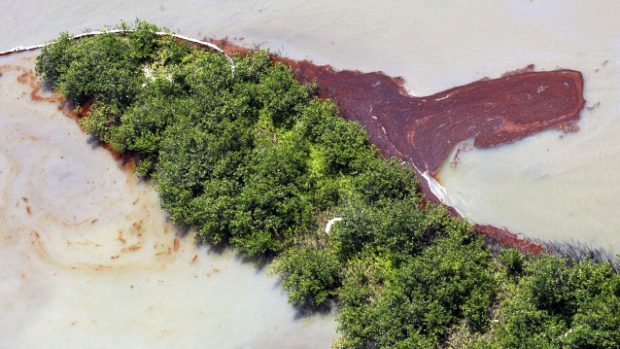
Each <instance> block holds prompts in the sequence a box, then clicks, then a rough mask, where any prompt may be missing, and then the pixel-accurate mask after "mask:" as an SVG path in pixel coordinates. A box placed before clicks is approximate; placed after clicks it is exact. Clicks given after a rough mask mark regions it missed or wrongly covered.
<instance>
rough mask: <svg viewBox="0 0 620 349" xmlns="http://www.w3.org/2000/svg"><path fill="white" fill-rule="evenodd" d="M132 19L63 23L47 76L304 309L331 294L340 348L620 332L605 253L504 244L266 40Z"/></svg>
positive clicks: (611, 337)
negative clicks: (390, 153) (120, 30)
mask: <svg viewBox="0 0 620 349" xmlns="http://www.w3.org/2000/svg"><path fill="white" fill-rule="evenodd" d="M124 28H127V29H129V28H128V27H127V26H126V25H124ZM131 29H133V30H132V31H128V32H126V33H125V34H123V35H118V34H113V33H108V34H103V35H100V36H95V37H85V38H81V39H79V40H74V39H72V38H71V37H70V36H69V35H68V34H63V35H61V36H60V37H59V38H58V39H57V40H56V41H55V42H54V43H52V44H50V45H49V46H47V47H45V48H44V49H42V52H41V54H40V55H39V57H38V59H37V63H36V71H37V74H38V75H39V76H40V77H41V78H42V80H43V81H44V82H45V83H46V84H47V85H48V86H50V87H51V88H52V89H54V90H55V91H57V92H58V93H60V94H62V95H64V96H65V98H66V99H67V101H68V102H69V103H71V104H73V105H74V106H75V107H76V108H78V109H79V108H85V107H86V106H88V107H89V108H90V112H89V113H88V114H87V116H86V117H84V118H83V119H81V121H80V122H81V123H82V125H83V127H84V128H85V129H86V130H87V131H88V132H89V133H90V134H91V135H92V137H94V138H95V139H97V140H98V141H100V142H101V143H104V144H107V145H109V146H110V147H111V148H112V149H113V150H114V151H117V152H120V153H124V154H127V155H129V156H132V157H134V158H135V159H136V160H137V166H136V168H135V172H136V173H137V174H138V175H139V176H142V177H144V178H145V179H148V180H151V181H152V182H153V183H154V185H155V186H156V187H157V189H158V191H159V193H160V195H161V198H162V205H163V208H164V209H165V211H167V212H168V213H169V217H170V219H171V220H172V221H173V222H175V223H176V224H178V225H181V226H185V227H188V228H191V229H194V230H196V232H197V236H198V238H199V239H200V241H201V242H204V243H208V244H210V245H213V246H230V247H232V248H234V249H235V250H237V251H238V252H239V253H242V254H243V255H245V256H247V257H248V258H251V259H253V260H255V261H257V262H261V261H266V260H268V261H271V260H273V264H272V269H273V271H274V272H275V273H277V274H278V275H280V276H281V277H282V280H283V286H284V288H285V289H286V291H287V292H288V295H289V300H290V303H291V304H293V305H294V306H296V307H298V308H299V309H300V310H303V311H309V312H311V311H318V310H323V309H327V308H330V307H336V309H337V313H338V320H339V324H340V328H339V330H340V333H341V336H340V338H339V339H338V341H337V342H336V343H334V346H335V347H339V348H498V349H500V348H527V349H532V348H610V349H611V348H618V347H620V276H619V275H618V274H617V273H616V272H615V271H614V268H613V266H612V265H611V264H610V263H609V262H602V263H594V262H591V261H588V260H581V261H576V260H570V259H567V258H564V257H560V256H551V255H546V254H541V255H531V254H522V253H521V252H519V251H517V250H515V249H503V250H496V249H492V248H491V247H489V246H488V245H487V244H486V243H485V241H484V239H483V238H482V237H480V236H477V235H476V234H475V233H474V232H473V230H472V227H471V226H470V224H468V223H467V222H465V221H464V220H462V219H459V218H454V217H451V216H450V215H449V214H448V212H447V210H446V209H445V208H444V207H441V206H437V205H434V204H431V203H429V202H426V201H425V200H424V199H423V198H422V197H421V196H420V195H419V193H418V191H417V182H416V178H415V176H414V173H413V171H412V170H411V168H410V166H409V165H407V164H404V163H401V162H399V161H397V160H395V159H385V158H382V157H381V156H380V155H379V154H378V153H377V150H376V149H375V148H374V147H373V145H372V144H370V143H369V141H368V137H367V135H366V133H365V131H364V129H363V128H362V127H361V126H360V125H359V124H357V123H354V122H349V121H345V120H344V119H342V118H340V117H339V116H338V110H337V108H336V107H335V106H334V104H333V103H331V102H330V101H329V100H321V99H319V98H318V97H317V96H316V92H315V89H314V88H313V86H311V85H309V86H308V85H302V84H300V83H298V82H297V81H296V80H295V79H294V78H293V75H292V73H291V71H290V70H289V68H287V67H285V66H284V65H282V64H279V63H273V62H272V61H271V59H270V57H269V55H268V53H267V52H264V51H258V52H253V53H248V54H245V55H240V56H235V57H232V60H229V59H228V58H227V57H226V56H224V55H222V54H221V53H216V52H211V51H209V50H205V49H204V48H201V47H197V46H196V45H192V44H190V43H187V42H183V41H181V40H178V39H175V38H173V37H172V36H166V35H163V36H161V35H156V34H155V32H156V31H158V30H159V29H158V28H157V27H156V26H154V25H152V24H149V23H146V22H140V21H139V22H137V23H136V24H135V26H134V27H132V28H131ZM334 217H340V218H342V220H341V221H338V222H336V223H334V224H333V226H332V229H331V230H330V232H329V233H326V232H325V230H324V227H325V223H326V222H327V221H328V220H330V219H331V218H334ZM192 326H200V324H192Z"/></svg>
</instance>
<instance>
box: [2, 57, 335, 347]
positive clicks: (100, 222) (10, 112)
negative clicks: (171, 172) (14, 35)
mask: <svg viewBox="0 0 620 349" xmlns="http://www.w3.org/2000/svg"><path fill="white" fill-rule="evenodd" d="M33 58H34V54H27V55H14V56H11V57H9V58H3V59H1V60H0V66H2V65H5V64H10V65H11V67H6V66H5V67H2V68H0V69H2V71H1V73H2V76H1V77H0V105H1V106H2V107H1V109H0V139H1V140H2V142H0V222H1V224H0V280H2V282H0V314H1V316H0V348H171V347H178V348H246V347H247V348H273V347H287V348H315V347H325V348H326V347H329V345H330V343H331V342H332V341H333V340H334V339H335V337H336V333H335V327H336V324H335V322H334V319H333V316H332V315H326V316H321V315H317V316H311V317H305V318H304V317H300V316H298V314H297V313H296V312H295V310H294V309H293V308H292V307H290V306H289V305H288V304H287V297H286V295H285V294H284V292H283V291H282V289H281V287H280V285H279V283H278V280H277V279H276V278H271V277H267V276H266V274H265V272H264V271H263V270H257V269H256V267H255V266H253V265H252V264H247V263H246V264H244V263H242V262H241V261H240V260H239V258H238V257H237V256H236V255H235V254H233V253H232V252H230V251H225V252H223V253H214V252H211V251H209V250H208V249H207V248H206V247H196V244H195V243H194V239H193V238H192V236H191V234H190V235H189V236H185V237H181V236H179V235H178V232H177V231H175V229H174V227H172V226H171V225H170V224H168V223H167V222H166V220H165V215H164V214H163V212H162V211H161V209H160V203H159V199H158V195H157V193H156V192H155V190H154V189H153V188H152V187H151V186H150V185H148V184H145V183H140V182H138V181H137V179H136V177H135V176H134V175H132V174H131V173H126V172H124V171H123V170H122V169H120V168H119V166H118V164H117V163H116V162H115V161H114V160H113V159H112V157H111V155H110V154H109V153H108V152H106V151H105V150H103V149H102V148H100V147H96V146H94V145H92V144H91V143H89V142H88V137H87V136H86V135H85V134H84V133H83V132H82V131H81V130H80V129H79V128H78V126H77V124H76V123H75V122H74V121H73V120H71V119H69V118H67V117H66V116H65V115H63V113H62V112H60V111H59V110H58V109H57V106H56V104H55V103H49V102H33V101H31V98H30V91H31V89H30V87H29V86H28V85H27V84H23V83H19V82H18V77H19V75H21V74H23V72H24V71H26V69H29V68H31V67H32V64H33ZM16 67H17V68H16ZM22 80H23V79H22Z"/></svg>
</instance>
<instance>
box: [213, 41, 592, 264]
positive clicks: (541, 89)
mask: <svg viewBox="0 0 620 349" xmlns="http://www.w3.org/2000/svg"><path fill="white" fill-rule="evenodd" d="M216 43H217V44H218V45H219V46H220V47H222V48H223V49H224V52H226V53H227V54H228V55H235V54H245V53H247V52H249V51H250V50H249V49H247V48H244V47H240V46H238V45H235V44H232V43H230V42H228V41H227V40H218V41H216ZM272 60H273V61H275V62H280V63H283V64H286V65H287V66H288V67H290V68H291V69H292V71H293V73H294V75H295V77H296V78H297V79H298V80H299V81H300V82H302V83H315V84H316V86H317V88H318V93H319V96H320V97H322V98H330V99H331V100H332V101H334V103H335V104H336V105H338V107H339V109H340V113H341V115H342V117H344V118H345V119H348V120H355V121H358V122H359V123H360V124H362V125H363V126H364V127H365V128H366V130H367V132H368V134H369V137H370V140H371V142H372V143H373V144H375V145H376V146H377V148H378V149H379V150H380V151H381V152H382V154H383V155H385V156H388V157H397V158H399V159H401V160H404V161H407V162H409V163H411V164H413V165H414V168H415V170H416V171H417V172H418V175H419V177H420V175H422V173H424V172H427V173H428V174H430V175H431V176H433V177H435V175H436V174H437V172H438V170H439V169H440V168H441V166H442V165H443V163H444V162H445V161H446V160H447V158H448V157H449V156H450V153H451V152H452V151H453V149H454V148H455V147H456V146H457V145H458V144H459V143H461V142H463V141H466V140H469V139H473V146H474V147H476V148H490V147H494V146H498V145H501V144H506V143H512V142H516V141H518V140H520V139H523V138H525V137H527V136H529V135H532V134H535V133H537V132H541V131H543V130H547V129H557V130H561V131H564V132H574V131H577V130H578V128H577V121H578V120H579V115H580V112H581V110H582V109H583V108H584V106H585V100H584V98H583V77H582V75H581V73H580V72H578V71H574V70H567V69H561V70H554V71H547V72H535V71H534V65H528V66H526V67H524V68H522V69H518V70H515V71H511V72H508V73H506V74H504V75H502V76H501V77H500V78H497V79H488V78H485V79H482V80H479V81H475V82H472V83H469V84H467V85H463V86H458V87H454V88H451V89H449V90H446V91H442V92H439V93H436V94H433V95H430V96H425V97H416V96H411V95H410V94H409V93H408V92H407V91H406V90H405V88H404V87H403V84H404V80H403V79H402V78H393V77H389V76H387V75H385V74H383V73H382V72H371V73H363V72H360V71H351V70H342V71H337V70H334V69H333V68H332V67H331V66H328V65H323V66H319V65H315V64H313V63H312V62H310V61H307V60H303V61H296V60H292V59H288V58H286V57H281V56H278V55H272ZM463 150H465V149H463ZM458 161H459V160H458V154H457V155H456V156H455V159H454V160H453V165H454V166H456V165H458ZM435 178H436V177H435ZM436 179H437V180H438V178H436ZM421 190H422V192H423V193H424V194H425V197H426V198H427V199H429V200H431V201H434V202H438V201H439V200H438V199H437V197H435V195H434V194H433V193H432V192H431V190H430V189H429V184H428V183H427V182H426V181H422V182H421ZM449 209H450V211H451V212H452V214H454V215H458V212H456V210H454V209H452V208H449ZM475 229H476V231H478V232H480V233H483V234H485V235H487V236H489V237H491V238H493V239H494V240H495V241H497V242H498V243H499V244H500V245H503V246H515V247H518V248H519V249H521V250H524V251H525V250H527V251H530V252H534V253H539V252H541V251H542V250H543V249H542V247H541V246H540V245H538V244H535V243H531V242H529V241H526V240H522V239H520V238H519V237H518V236H517V235H516V234H513V233H510V232H509V231H507V230H506V229H503V228H496V227H492V226H488V225H476V226H475Z"/></svg>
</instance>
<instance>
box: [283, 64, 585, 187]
mask: <svg viewBox="0 0 620 349" xmlns="http://www.w3.org/2000/svg"><path fill="white" fill-rule="evenodd" d="M277 60H278V61H280V62H283V63H285V64H287V65H288V66H289V67H291V69H293V71H294V73H295V76H296V77H297V78H298V79H299V80H300V81H302V82H313V81H314V82H315V83H316V84H317V87H318V92H319V94H320V95H322V96H324V97H328V98H331V99H332V100H333V101H334V102H335V103H336V104H337V105H338V107H339V108H340V111H341V113H342V115H343V117H345V118H346V119H350V120H356V121H358V122H360V123H361V124H362V125H363V126H364V127H365V128H366V129H367V131H368V133H369V135H370V139H371V141H372V142H373V143H374V144H375V145H377V147H378V148H379V149H380V150H381V151H382V152H383V153H384V154H385V155H387V156H396V157H398V158H401V159H403V160H407V161H410V162H412V163H413V164H414V165H415V166H416V168H417V169H418V170H419V171H422V172H426V171H428V172H429V173H430V174H431V175H435V174H436V173H437V171H438V170H439V168H440V167H441V165H442V164H443V163H444V161H445V160H446V159H447V158H448V156H449V155H450V153H451V152H452V150H453V149H454V147H455V146H456V145H457V144H459V143H460V142H462V141H465V140H468V139H473V140H474V142H473V145H474V147H476V148H489V147H493V146H497V145H500V144H506V143H512V142H515V141H518V140H520V139H523V138H524V137H526V136H529V135H531V134H534V133H537V132H540V131H543V130H546V129H550V128H555V129H561V130H563V131H575V130H576V126H575V125H576V124H575V123H576V121H577V120H578V119H579V113H580V111H581V110H582V109H583V107H584V105H585V100H584V99H583V97H582V95H583V78H582V76H581V73H579V72H577V71H573V70H556V71H550V72H532V71H529V69H528V70H526V71H522V72H513V73H511V74H508V75H505V76H503V77H501V78H498V79H488V80H480V81H476V82H473V83H470V84H467V85H464V86H459V87H455V88H452V89H449V90H446V91H443V92H439V93H436V94H434V95H431V96H426V97H414V96H410V95H409V94H408V93H407V92H406V91H405V89H404V88H403V86H402V83H403V81H402V79H394V78H391V77H388V76H386V75H384V74H383V73H380V72H373V73H361V72H357V71H335V70H334V69H332V68H331V67H329V66H316V65H314V64H312V63H311V62H308V61H300V62H298V61H292V60H289V59H285V58H277Z"/></svg>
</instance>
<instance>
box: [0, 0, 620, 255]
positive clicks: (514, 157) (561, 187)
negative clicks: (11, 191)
mask: <svg viewBox="0 0 620 349" xmlns="http://www.w3.org/2000/svg"><path fill="white" fill-rule="evenodd" d="M2 1H3V2H4V4H3V5H2V9H3V10H4V12H3V15H2V17H3V19H6V21H1V22H0V31H1V32H2V33H3V34H5V35H3V36H2V37H0V47H6V48H8V47H13V46H16V45H25V44H30V43H38V42H40V41H45V40H49V39H52V38H54V37H55V36H56V35H57V33H58V32H60V31H63V30H69V31H72V32H80V31H82V30H84V29H92V28H99V27H102V26H104V25H111V24H114V23H115V22H117V21H118V20H120V19H126V20H133V18H135V17H140V18H144V19H147V20H151V21H154V22H157V23H161V24H162V25H164V26H167V27H169V28H171V29H173V30H178V31H179V32H181V33H184V34H187V35H191V36H197V37H202V36H216V37H224V36H228V37H230V38H237V39H242V42H243V43H246V44H248V45H254V44H261V45H264V46H266V47H270V48H272V49H275V50H280V51H281V52H283V53H285V54H286V55H289V56H291V57H293V58H310V59H313V60H314V61H316V62H318V63H329V64H332V65H334V66H335V67H337V68H349V69H350V68H354V69H355V68H356V69H361V70H365V71H369V70H383V71H385V72H386V73H388V74H390V75H402V76H403V77H405V78H406V79H407V84H406V86H407V88H408V89H409V90H410V91H411V92H412V93H413V94H416V95H427V94H430V93H433V92H437V91H440V90H444V89H447V88H450V87H453V86H457V85H461V84H465V83H468V82H471V81H473V80H477V79H480V78H482V77H485V76H488V77H498V76H500V75H501V74H502V73H504V72H506V71H509V70H514V69H517V68H520V67H524V66H526V65H527V64H530V63H535V64H536V65H537V68H538V69H542V70H551V69H555V68H558V67H560V68H571V69H576V70H580V71H581V72H583V74H584V78H585V85H586V90H585V94H586V96H585V97H586V99H587V101H588V105H589V106H595V105H598V106H599V107H598V108H597V109H594V110H591V111H584V112H583V113H582V121H581V122H580V124H579V126H580V127H581V131H579V132H578V133H575V134H568V135H561V134H560V133H558V132H554V131H550V132H546V133H545V134H541V135H537V136H535V137H531V138H529V139H526V140H524V141H521V142H519V143H517V144H514V145H509V146H502V147H499V148H497V149H491V150H484V151H479V150H474V151H470V152H466V153H464V154H462V156H461V158H460V165H459V166H458V167H457V168H451V167H449V166H444V169H443V170H442V171H441V172H440V177H441V179H442V181H443V184H444V185H445V186H446V188H447V193H448V196H449V197H448V199H449V201H450V202H452V203H453V204H455V205H456V206H457V207H458V208H459V210H461V211H462V212H464V213H465V214H466V215H467V216H468V217H469V218H471V219H473V220H475V221H477V222H480V223H489V224H494V225H498V226H506V227H508V228H510V229H511V230H513V231H517V232H524V233H527V235H528V236H531V237H535V238H541V239H558V240H563V241H573V240H579V241H585V242H586V243H590V244H592V245H594V246H604V247H609V248H613V249H616V250H617V249H619V248H620V234H616V230H617V229H616V228H615V227H618V226H619V225H618V223H619V222H620V218H619V217H620V216H618V215H617V214H615V211H617V209H618V207H619V206H620V199H618V197H619V196H618V194H620V193H619V189H618V187H617V186H615V185H614V184H615V179H616V177H617V174H618V173H620V172H619V171H618V170H619V169H618V163H619V161H618V160H620V141H618V140H617V137H616V136H615V135H616V134H618V131H620V121H619V120H620V119H619V118H618V116H619V114H620V113H619V112H620V109H619V108H620V93H618V92H619V91H618V86H619V85H618V82H617V81H618V76H619V73H620V70H619V69H620V68H619V65H618V58H619V55H620V39H618V38H620V25H618V21H617V18H616V17H617V14H618V13H620V3H618V2H613V1H603V0H600V1H598V0H594V1H587V2H582V1H545V2H538V1H525V0H513V1H508V2H502V3H498V2H496V1H479V2H476V4H475V6H473V5H472V4H471V2H469V1H451V2H442V1H432V0H420V1H415V2H412V1H394V2H389V3H385V2H372V1H350V0H347V1H338V2H333V1H327V0H320V1H284V0H273V1H209V2H206V3H205V2H198V1H195V0H190V1H174V2H172V1H161V0H160V1H144V0H142V1H133V2H126V1H120V0H106V1H89V2H84V3H75V2H74V1H68V0H62V1H61V0H51V1H47V2H46V5H45V9H46V11H39V10H38V8H39V4H38V2H37V1H34V0H30V1H23V2H8V1H6V0H2ZM199 3H200V4H199ZM599 103H600V104H599Z"/></svg>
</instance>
